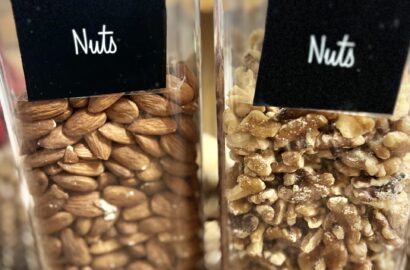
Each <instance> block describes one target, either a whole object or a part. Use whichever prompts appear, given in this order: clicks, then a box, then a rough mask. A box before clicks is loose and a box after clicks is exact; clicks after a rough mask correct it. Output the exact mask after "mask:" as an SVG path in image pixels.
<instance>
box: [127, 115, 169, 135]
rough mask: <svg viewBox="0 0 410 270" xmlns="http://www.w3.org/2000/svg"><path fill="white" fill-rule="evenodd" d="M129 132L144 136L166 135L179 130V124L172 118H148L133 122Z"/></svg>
mask: <svg viewBox="0 0 410 270" xmlns="http://www.w3.org/2000/svg"><path fill="white" fill-rule="evenodd" d="M128 130H129V131H131V132H134V133H137V134H142V135H166V134H169V133H173V132H175V131H176V130H177V123H176V122H175V120H173V119H172V118H166V117H164V118H147V119H138V120H136V121H135V122H133V123H132V124H131V125H130V126H129V127H128Z"/></svg>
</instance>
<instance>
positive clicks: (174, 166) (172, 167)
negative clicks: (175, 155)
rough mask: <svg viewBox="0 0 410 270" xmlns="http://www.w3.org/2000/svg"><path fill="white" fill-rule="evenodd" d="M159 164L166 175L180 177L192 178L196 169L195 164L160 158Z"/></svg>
mask: <svg viewBox="0 0 410 270" xmlns="http://www.w3.org/2000/svg"><path fill="white" fill-rule="evenodd" d="M160 163H161V165H162V168H164V170H165V171H166V172H167V173H169V174H171V175H175V176H180V177H187V176H192V175H194V174H196V171H197V169H198V165H196V164H195V163H185V162H180V161H176V160H174V159H172V158H169V157H165V158H162V159H161V161H160Z"/></svg>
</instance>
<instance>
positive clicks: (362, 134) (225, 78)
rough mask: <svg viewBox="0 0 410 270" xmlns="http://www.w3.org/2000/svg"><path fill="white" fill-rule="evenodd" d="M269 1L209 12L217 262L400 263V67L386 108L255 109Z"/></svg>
mask: <svg viewBox="0 0 410 270" xmlns="http://www.w3.org/2000/svg"><path fill="white" fill-rule="evenodd" d="M267 3H268V1H246V0H242V1H237V0H235V1H233V0H221V1H217V6H216V9H215V12H216V35H217V37H216V57H217V58H216V59H217V75H218V79H217V82H218V86H217V93H218V120H219V121H218V127H219V131H220V134H219V143H220V146H219V147H220V149H219V154H220V169H219V171H220V181H221V205H222V209H221V213H222V218H221V222H222V225H221V227H222V228H223V229H222V235H223V244H224V250H223V264H224V269H402V268H403V267H404V263H403V260H404V257H405V256H403V254H404V250H405V246H406V231H407V227H408V220H409V212H410V204H409V196H408V195H409V193H408V190H409V186H408V184H409V180H410V170H409V168H410V167H409V166H410V162H409V157H410V144H409V142H410V141H409V139H410V137H409V136H410V129H409V123H410V122H409V121H410V118H409V116H408V115H409V107H410V106H409V99H408V94H409V91H410V79H409V78H410V68H409V65H408V64H407V67H406V69H405V74H404V79H403V82H402V86H401V91H400V95H399V98H398V102H397V106H396V112H395V114H394V116H392V117H388V116H373V115H370V116H369V115H358V114H352V113H350V114H348V113H334V112H326V111H313V110H303V109H299V110H296V109H290V108H277V107H268V106H258V107H257V106H253V105H252V103H253V97H254V92H255V84H256V79H257V75H258V68H259V61H260V57H261V51H262V44H263V39H264V27H265V17H266V10H267ZM408 62H409V61H408ZM273 72H274V71H273Z"/></svg>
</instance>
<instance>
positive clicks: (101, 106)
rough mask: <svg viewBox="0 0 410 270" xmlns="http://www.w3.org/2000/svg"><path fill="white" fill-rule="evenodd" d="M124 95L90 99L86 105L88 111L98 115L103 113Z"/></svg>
mask: <svg viewBox="0 0 410 270" xmlns="http://www.w3.org/2000/svg"><path fill="white" fill-rule="evenodd" d="M123 95H124V94H115V95H109V96H100V97H92V98H90V101H89V103H88V111H89V112H91V113H99V112H102V111H105V110H106V109H107V108H108V107H110V106H111V105H112V104H114V103H115V102H117V101H118V100H119V99H120V98H121V97H122V96H123Z"/></svg>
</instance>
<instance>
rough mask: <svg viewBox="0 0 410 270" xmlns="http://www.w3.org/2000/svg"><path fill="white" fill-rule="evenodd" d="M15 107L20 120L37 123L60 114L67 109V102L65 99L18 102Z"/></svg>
mask: <svg viewBox="0 0 410 270" xmlns="http://www.w3.org/2000/svg"><path fill="white" fill-rule="evenodd" d="M17 106H18V108H17V110H18V113H19V116H20V117H21V119H23V120H25V121H38V120H46V119H50V118H53V117H55V116H58V115H60V114H62V113H63V112H64V111H65V110H66V109H67V108H68V102H67V100H66V99H56V100H46V101H34V102H28V101H19V102H18V103H17Z"/></svg>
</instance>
